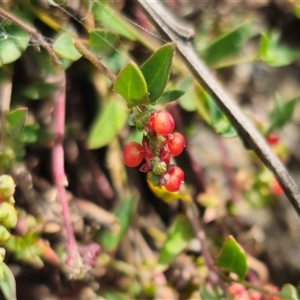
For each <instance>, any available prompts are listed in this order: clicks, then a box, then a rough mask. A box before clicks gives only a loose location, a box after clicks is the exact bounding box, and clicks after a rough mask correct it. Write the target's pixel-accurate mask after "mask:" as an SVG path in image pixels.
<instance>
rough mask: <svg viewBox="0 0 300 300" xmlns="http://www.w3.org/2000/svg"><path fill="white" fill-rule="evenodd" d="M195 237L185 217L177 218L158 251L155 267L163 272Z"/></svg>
mask: <svg viewBox="0 0 300 300" xmlns="http://www.w3.org/2000/svg"><path fill="white" fill-rule="evenodd" d="M194 236H195V234H194V231H193V228H192V225H191V223H190V221H189V220H188V218H187V217H186V216H185V215H179V216H177V217H176V218H175V219H174V221H173V223H172V225H171V227H170V229H169V233H168V236H167V239H166V241H165V243H164V245H163V247H162V249H161V250H160V253H159V258H158V263H157V267H158V270H159V271H164V270H165V269H166V268H168V267H169V265H170V264H171V263H172V262H173V261H174V260H175V259H176V257H177V256H178V255H179V254H180V253H181V252H182V251H183V250H184V249H185V248H186V247H187V246H188V244H189V242H190V241H191V239H192V238H193V237H194Z"/></svg>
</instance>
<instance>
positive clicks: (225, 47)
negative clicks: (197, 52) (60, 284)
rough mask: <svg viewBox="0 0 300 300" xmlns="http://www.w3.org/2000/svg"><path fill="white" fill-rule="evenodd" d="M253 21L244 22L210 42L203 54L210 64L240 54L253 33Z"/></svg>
mask: <svg viewBox="0 0 300 300" xmlns="http://www.w3.org/2000/svg"><path fill="white" fill-rule="evenodd" d="M253 31H254V30H253V23H249V22H248V23H244V24H242V25H240V26H238V27H237V28H235V29H233V30H231V31H230V32H227V33H226V34H225V35H223V36H221V37H219V38H218V39H217V40H216V41H214V42H213V43H212V44H210V45H209V46H208V47H207V48H206V49H205V50H204V51H203V52H202V53H201V54H202V57H203V58H204V60H205V61H206V62H207V63H208V64H209V65H218V64H219V63H221V62H223V61H224V60H226V59H228V58H232V57H234V56H236V55H238V54H239V52H240V51H241V49H242V47H243V46H244V44H245V43H246V42H247V41H248V40H249V38H250V37H251V36H252V35H253V33H254V32H253Z"/></svg>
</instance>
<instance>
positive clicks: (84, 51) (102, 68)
mask: <svg viewBox="0 0 300 300" xmlns="http://www.w3.org/2000/svg"><path fill="white" fill-rule="evenodd" d="M74 45H75V46H76V48H77V50H78V51H79V52H80V53H81V54H82V55H83V56H84V57H85V58H86V59H87V60H89V61H90V62H91V63H92V64H93V65H94V66H95V67H96V68H97V69H99V70H100V71H101V72H102V73H103V74H104V75H105V76H106V77H107V78H108V79H110V80H111V81H112V82H115V81H116V79H117V76H116V75H115V74H113V73H112V72H111V71H110V70H108V69H107V68H106V67H105V66H104V65H103V64H102V63H101V62H100V60H99V59H98V57H97V56H96V55H94V54H93V53H91V52H90V51H89V50H88V49H87V48H86V47H85V46H84V45H83V43H82V42H80V41H79V40H78V39H75V40H74Z"/></svg>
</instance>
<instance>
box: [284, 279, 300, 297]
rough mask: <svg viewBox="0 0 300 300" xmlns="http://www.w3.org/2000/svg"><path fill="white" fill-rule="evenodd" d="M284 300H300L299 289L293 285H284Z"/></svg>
mask: <svg viewBox="0 0 300 300" xmlns="http://www.w3.org/2000/svg"><path fill="white" fill-rule="evenodd" d="M280 296H281V299H282V300H299V297H298V294H297V289H296V288H295V287H294V286H292V285H291V284H288V283H287V284H284V285H283V286H282V288H281V291H280Z"/></svg>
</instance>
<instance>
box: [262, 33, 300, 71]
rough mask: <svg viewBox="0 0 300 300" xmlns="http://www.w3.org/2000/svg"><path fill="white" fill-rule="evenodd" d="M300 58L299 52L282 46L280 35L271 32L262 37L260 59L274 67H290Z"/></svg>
mask: <svg viewBox="0 0 300 300" xmlns="http://www.w3.org/2000/svg"><path fill="white" fill-rule="evenodd" d="M299 57H300V53H299V50H294V49H292V48H289V47H287V46H284V45H282V44H280V34H279V33H278V32H275V31H274V32H269V33H265V34H262V35H261V40H260V47H259V58H260V59H261V60H262V61H264V62H265V63H267V64H268V65H270V66H272V67H281V66H286V65H289V64H290V63H292V62H294V61H295V60H297V59H298V58H299Z"/></svg>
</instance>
